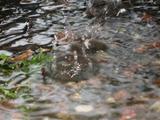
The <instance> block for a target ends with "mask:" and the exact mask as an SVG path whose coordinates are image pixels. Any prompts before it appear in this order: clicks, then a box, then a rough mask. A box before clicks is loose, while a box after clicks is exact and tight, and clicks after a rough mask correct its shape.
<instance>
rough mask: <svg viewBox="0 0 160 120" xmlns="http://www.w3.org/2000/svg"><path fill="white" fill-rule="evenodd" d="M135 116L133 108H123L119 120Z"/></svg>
mask: <svg viewBox="0 0 160 120" xmlns="http://www.w3.org/2000/svg"><path fill="white" fill-rule="evenodd" d="M135 117H136V112H135V111H134V110H133V109H125V110H124V111H123V112H122V114H121V117H120V119H119V120H131V119H134V118H135Z"/></svg>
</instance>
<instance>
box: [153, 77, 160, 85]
mask: <svg viewBox="0 0 160 120" xmlns="http://www.w3.org/2000/svg"><path fill="white" fill-rule="evenodd" d="M153 84H155V85H156V86H158V87H160V79H157V80H154V81H153Z"/></svg>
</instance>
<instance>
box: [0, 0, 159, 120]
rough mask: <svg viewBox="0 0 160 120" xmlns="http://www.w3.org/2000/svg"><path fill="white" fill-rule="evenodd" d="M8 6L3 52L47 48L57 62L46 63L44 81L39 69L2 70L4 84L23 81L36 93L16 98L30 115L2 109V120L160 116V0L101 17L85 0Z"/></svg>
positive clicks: (23, 0) (3, 12)
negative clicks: (10, 81)
mask: <svg viewBox="0 0 160 120" xmlns="http://www.w3.org/2000/svg"><path fill="white" fill-rule="evenodd" d="M4 1H5V2H4ZM4 1H3V0H0V52H1V53H5V54H11V55H16V54H18V53H21V52H23V51H25V50H28V49H31V50H32V51H35V52H36V50H37V49H38V48H49V49H52V51H51V52H49V55H51V56H53V57H54V60H53V61H51V62H48V63H46V64H45V65H44V66H43V67H44V70H45V72H46V73H47V74H46V76H45V79H46V84H44V83H43V82H44V79H43V76H42V73H41V72H42V71H41V70H37V71H36V72H34V73H33V74H30V76H27V78H26V77H25V75H24V73H23V72H22V71H14V72H13V73H12V75H10V76H4V75H3V74H2V73H0V75H1V76H0V81H3V80H5V79H12V80H13V82H14V80H15V81H19V79H20V80H21V81H23V82H21V83H20V85H21V86H23V85H27V86H29V87H30V91H31V92H30V96H32V99H29V98H26V99H24V98H22V97H21V96H20V97H19V98H17V99H15V100H12V101H11V103H14V104H15V105H17V106H22V105H24V106H25V110H26V109H27V110H28V111H27V110H26V111H25V112H24V110H21V109H19V108H14V109H10V108H4V107H1V105H0V114H2V116H0V119H2V120H10V119H14V118H15V119H17V120H23V119H29V120H159V119H160V118H159V112H160V89H159V87H160V26H159V23H160V22H159V20H160V3H159V1H158V0H157V1H156V0H155V1H154V2H151V1H145V2H144V1H143V2H141V1H139V2H138V1H137V2H133V4H130V3H128V2H127V0H124V2H126V4H124V6H123V8H124V7H125V5H126V8H125V10H126V11H127V12H124V13H119V14H117V15H113V14H112V15H111V16H109V15H108V14H110V13H108V14H107V15H108V16H109V17H108V16H105V18H104V17H102V18H103V20H101V16H99V14H101V13H99V12H100V11H99V9H100V8H101V6H98V7H97V6H96V8H95V9H94V8H88V4H89V3H88V1H86V0H68V1H67V0H15V1H10V0H4ZM104 1H105V0H104ZM96 5H97V4H96ZM91 6H92V5H91ZM93 7H94V5H93ZM103 7H105V6H103ZM103 7H102V8H101V9H102V10H103ZM118 11H119V9H118ZM87 12H90V13H87ZM88 14H90V15H88ZM145 14H146V15H145ZM97 15H98V17H97ZM101 15H104V14H101ZM102 21H103V22H102ZM34 67H35V66H31V69H34ZM13 82H12V83H13ZM9 85H11V83H10V84H9ZM26 114H27V115H26Z"/></svg>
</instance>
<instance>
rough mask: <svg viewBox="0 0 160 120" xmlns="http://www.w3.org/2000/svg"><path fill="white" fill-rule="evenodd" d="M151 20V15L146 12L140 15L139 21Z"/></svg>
mask: <svg viewBox="0 0 160 120" xmlns="http://www.w3.org/2000/svg"><path fill="white" fill-rule="evenodd" d="M152 20H153V17H152V16H151V15H150V14H148V13H146V12H144V14H143V16H142V17H141V21H143V22H150V21H152Z"/></svg>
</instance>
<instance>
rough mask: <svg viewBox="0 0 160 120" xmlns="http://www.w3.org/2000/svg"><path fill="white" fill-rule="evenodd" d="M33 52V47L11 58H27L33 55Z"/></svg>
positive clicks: (19, 59)
mask: <svg viewBox="0 0 160 120" xmlns="http://www.w3.org/2000/svg"><path fill="white" fill-rule="evenodd" d="M32 54H33V51H32V50H31V49H29V50H26V51H25V52H23V53H22V54H20V55H18V56H15V57H13V58H11V61H13V62H18V61H24V60H27V59H28V58H29V57H30V56H32Z"/></svg>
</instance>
